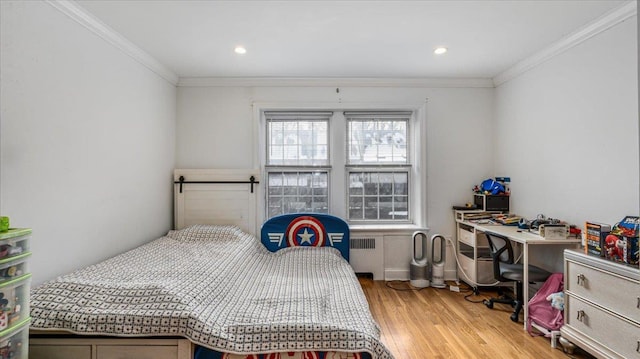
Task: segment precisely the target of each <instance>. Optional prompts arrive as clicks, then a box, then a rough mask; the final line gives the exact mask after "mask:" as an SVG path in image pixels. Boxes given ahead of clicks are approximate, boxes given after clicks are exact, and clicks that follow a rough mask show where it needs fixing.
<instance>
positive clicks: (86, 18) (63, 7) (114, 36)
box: [46, 0, 178, 85]
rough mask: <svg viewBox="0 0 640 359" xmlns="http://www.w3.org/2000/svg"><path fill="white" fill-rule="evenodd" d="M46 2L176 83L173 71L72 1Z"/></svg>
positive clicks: (52, 0)
mask: <svg viewBox="0 0 640 359" xmlns="http://www.w3.org/2000/svg"><path fill="white" fill-rule="evenodd" d="M46 2H47V3H48V4H49V5H51V6H53V7H54V8H56V9H57V10H59V11H60V12H62V13H63V14H65V15H67V16H68V17H70V18H71V19H73V20H75V21H76V22H77V23H79V24H80V25H82V26H84V27H86V28H87V29H89V30H91V31H92V32H93V33H95V34H96V35H98V36H100V37H101V38H102V39H103V40H105V41H106V42H108V43H110V44H112V45H113V46H115V47H116V48H118V49H119V50H120V51H122V52H123V53H125V54H127V55H129V56H130V57H132V58H133V59H134V60H136V61H138V62H139V63H140V64H142V65H143V66H145V67H146V68H148V69H149V70H151V71H153V72H154V73H156V74H157V75H159V76H160V77H162V78H163V79H165V80H167V81H168V82H170V83H171V84H172V85H176V84H177V83H178V75H176V74H175V73H174V72H173V71H171V70H170V69H169V68H167V67H166V66H164V65H163V64H161V63H160V62H159V61H158V60H156V59H155V58H153V57H152V56H151V55H149V54H148V53H146V52H145V51H143V50H142V49H140V48H139V47H138V46H136V45H135V44H134V43H132V42H131V41H129V40H127V39H126V38H124V37H123V36H122V35H120V34H119V33H118V32H117V31H115V30H114V29H112V28H111V27H109V26H107V25H106V24H105V23H103V22H102V21H100V20H98V19H97V18H96V17H95V16H93V15H91V14H90V13H89V12H87V11H86V10H85V9H83V8H82V7H80V6H79V5H78V4H76V3H75V2H74V1H70V0H46Z"/></svg>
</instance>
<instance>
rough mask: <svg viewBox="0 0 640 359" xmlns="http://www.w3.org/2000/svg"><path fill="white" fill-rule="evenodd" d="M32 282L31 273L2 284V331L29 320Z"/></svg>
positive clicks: (0, 307) (0, 325) (0, 285)
mask: <svg viewBox="0 0 640 359" xmlns="http://www.w3.org/2000/svg"><path fill="white" fill-rule="evenodd" d="M30 282H31V273H27V274H24V275H22V276H20V277H17V278H14V279H12V280H8V281H4V282H2V283H1V284H0V330H5V329H9V328H13V327H15V326H17V325H19V324H20V323H22V321H23V320H24V319H28V318H29V290H30V288H29V284H30ZM0 358H2V356H0Z"/></svg>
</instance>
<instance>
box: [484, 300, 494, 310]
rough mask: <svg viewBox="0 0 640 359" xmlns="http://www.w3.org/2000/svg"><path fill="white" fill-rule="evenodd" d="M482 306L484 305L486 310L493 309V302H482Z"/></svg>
mask: <svg viewBox="0 0 640 359" xmlns="http://www.w3.org/2000/svg"><path fill="white" fill-rule="evenodd" d="M484 305H486V306H487V308H489V309H493V302H492V301H490V300H487V299H485V300H484Z"/></svg>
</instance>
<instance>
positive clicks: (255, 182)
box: [173, 176, 260, 193]
mask: <svg viewBox="0 0 640 359" xmlns="http://www.w3.org/2000/svg"><path fill="white" fill-rule="evenodd" d="M173 183H174V184H180V193H182V184H184V183H219V184H232V183H249V184H251V193H253V185H254V184H258V183H260V182H259V181H256V178H255V176H251V177H249V180H248V181H185V180H184V176H180V177H179V178H178V181H175V182H173Z"/></svg>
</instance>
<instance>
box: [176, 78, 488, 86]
mask: <svg viewBox="0 0 640 359" xmlns="http://www.w3.org/2000/svg"><path fill="white" fill-rule="evenodd" d="M177 86H179V87H311V86H313V87H336V86H338V87H340V86H343V87H431V88H438V87H444V88H457V87H464V88H469V87H491V88H493V87H494V86H493V81H492V80H491V79H489V78H349V77H344V78H342V77H181V78H180V80H179V81H178V84H177Z"/></svg>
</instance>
